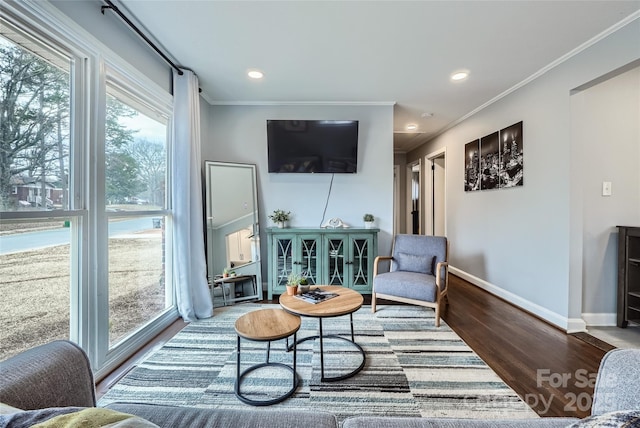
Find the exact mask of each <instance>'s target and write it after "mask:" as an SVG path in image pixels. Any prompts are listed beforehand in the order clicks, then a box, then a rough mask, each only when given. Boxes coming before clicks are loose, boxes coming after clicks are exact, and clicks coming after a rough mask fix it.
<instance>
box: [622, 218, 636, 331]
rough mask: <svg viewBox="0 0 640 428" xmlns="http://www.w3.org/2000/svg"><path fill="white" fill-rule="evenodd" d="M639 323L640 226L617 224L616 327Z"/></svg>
mask: <svg viewBox="0 0 640 428" xmlns="http://www.w3.org/2000/svg"><path fill="white" fill-rule="evenodd" d="M629 321H631V322H635V323H640V227H632V226H618V327H622V328H624V327H626V326H627V325H628V324H629Z"/></svg>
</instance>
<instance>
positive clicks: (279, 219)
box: [269, 210, 291, 228]
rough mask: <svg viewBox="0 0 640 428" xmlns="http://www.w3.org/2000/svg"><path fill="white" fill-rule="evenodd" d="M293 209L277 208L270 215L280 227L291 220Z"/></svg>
mask: <svg viewBox="0 0 640 428" xmlns="http://www.w3.org/2000/svg"><path fill="white" fill-rule="evenodd" d="M290 216H291V211H284V210H275V211H273V213H272V214H270V215H269V218H270V219H271V220H272V221H273V222H274V223H276V224H277V225H278V227H280V228H282V227H285V223H286V222H288V221H289V217H290Z"/></svg>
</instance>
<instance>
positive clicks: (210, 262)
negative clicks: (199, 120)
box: [204, 161, 262, 307]
mask: <svg viewBox="0 0 640 428" xmlns="http://www.w3.org/2000/svg"><path fill="white" fill-rule="evenodd" d="M216 167H224V168H234V169H235V168H237V169H238V170H247V171H249V173H250V183H251V191H250V193H251V194H250V195H247V197H246V198H244V199H242V198H241V199H239V200H238V201H237V203H238V204H239V205H238V206H239V207H240V208H239V209H238V212H239V213H240V214H242V206H247V205H248V203H249V201H251V203H252V204H253V212H252V220H251V222H247V223H245V224H244V226H242V227H239V228H238V230H242V229H246V228H248V227H251V228H252V230H253V232H252V234H251V235H250V238H251V240H252V243H251V244H252V251H251V253H252V254H251V261H250V262H249V263H247V264H244V265H241V266H238V267H234V268H233V269H234V270H235V271H236V274H238V275H255V280H256V293H251V294H246V293H243V296H242V297H235V293H232V292H230V291H229V290H234V289H235V286H236V284H237V283H228V284H227V283H225V284H222V287H217V290H218V294H220V293H219V291H222V292H226V293H229V295H228V296H222V295H221V294H220V297H217V296H216V294H215V293H213V292H212V296H213V297H212V298H213V299H214V307H216V306H219V305H216V303H218V302H217V301H215V300H217V299H218V298H220V301H224V302H225V304H228V303H234V302H237V301H243V300H262V266H261V260H260V259H261V256H260V228H259V223H258V218H259V217H258V215H259V212H258V191H257V175H256V165H254V164H244V163H235V162H221V161H205V162H204V172H205V174H204V175H205V215H206V217H205V228H206V248H207V279H208V280H209V283H210V284H213V283H214V279H215V278H216V277H218V276H219V275H221V274H222V268H219V266H218V264H219V263H216V262H215V261H214V260H217V259H214V257H218V259H219V256H218V255H219V254H220V252H222V253H223V254H224V256H223V257H224V260H225V263H224V265H225V267H226V264H227V263H226V260H227V251H228V249H227V248H226V236H227V233H226V232H225V234H224V235H223V236H218V235H217V233H216V231H217V230H219V229H220V228H221V227H223V226H225V225H228V224H229V223H231V222H233V221H234V220H239V219H242V218H244V217H246V216H247V215H248V214H244V215H240V216H239V217H237V219H231V218H229V219H223V220H222V221H223V224H222V225H220V226H215V225H214V214H215V207H216V205H217V204H218V201H217V200H215V197H216V192H215V189H221V188H220V187H217V186H218V183H216V182H215V178H213V177H214V174H213V172H214V168H216ZM221 184H222V185H223V186H227V187H228V185H229V181H228V180H226V181H225V182H224V183H221ZM229 192H231V195H230V196H233V189H229V191H225V192H222V193H224V194H225V197H226V198H229V197H230V196H229V195H228V194H229ZM217 193H218V194H219V193H221V192H217ZM227 232H229V233H233V232H235V230H229V231H227ZM220 242H223V243H224V244H223V245H224V248H217V247H219V246H220V244H219V243H220ZM216 267H218V268H219V269H216ZM216 270H219V272H216ZM249 282H250V281H249ZM240 286H242V287H243V291H244V290H245V288H244V287H246V284H244V283H243V284H242V285H240ZM225 287H226V288H225ZM212 291H216V289H213V290H212ZM223 297H226V298H223Z"/></svg>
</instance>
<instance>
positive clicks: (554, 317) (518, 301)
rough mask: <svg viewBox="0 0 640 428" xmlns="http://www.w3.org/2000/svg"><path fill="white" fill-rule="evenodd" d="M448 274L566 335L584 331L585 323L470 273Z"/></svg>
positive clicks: (453, 268)
mask: <svg viewBox="0 0 640 428" xmlns="http://www.w3.org/2000/svg"><path fill="white" fill-rule="evenodd" d="M449 272H451V273H452V274H454V275H456V276H459V277H460V278H462V279H464V280H466V281H468V282H470V283H472V284H473V285H475V286H477V287H480V288H482V289H483V290H485V291H487V292H489V293H491V294H493V295H494V296H497V297H500V298H501V299H503V300H506V301H507V302H509V303H511V304H512V305H515V306H517V307H519V308H520V309H523V310H525V311H527V312H529V313H531V314H533V315H535V316H537V317H538V318H541V319H542V320H544V321H546V322H548V323H550V324H553V325H554V326H556V327H559V328H560V329H562V330H565V331H566V332H567V333H576V332H579V331H586V323H585V322H584V321H583V320H582V319H575V318H573V319H569V318H567V317H563V316H562V315H558V314H557V313H555V312H553V311H550V310H549V309H547V308H544V307H542V306H540V305H538V304H537V303H533V302H531V301H529V300H527V299H523V298H522V297H520V296H518V295H517V294H514V293H512V292H510V291H507V290H505V289H503V288H500V287H498V286H497V285H495V284H491V283H490V282H487V281H485V280H484V279H481V278H478V277H477V276H474V275H471V274H470V273H467V272H465V271H463V270H460V269H458V268H456V267H453V266H449Z"/></svg>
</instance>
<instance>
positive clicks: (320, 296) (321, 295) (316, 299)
mask: <svg viewBox="0 0 640 428" xmlns="http://www.w3.org/2000/svg"><path fill="white" fill-rule="evenodd" d="M337 296H338V295H337V294H336V293H331V292H330V291H322V290H320V289H318V288H316V289H315V290H309V291H307V292H304V293H302V294H296V297H297V298H298V299H300V300H304V301H305V302H309V303H320V302H324V301H325V300H329V299H331V298H333V297H337Z"/></svg>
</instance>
